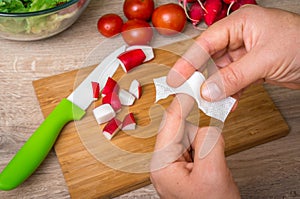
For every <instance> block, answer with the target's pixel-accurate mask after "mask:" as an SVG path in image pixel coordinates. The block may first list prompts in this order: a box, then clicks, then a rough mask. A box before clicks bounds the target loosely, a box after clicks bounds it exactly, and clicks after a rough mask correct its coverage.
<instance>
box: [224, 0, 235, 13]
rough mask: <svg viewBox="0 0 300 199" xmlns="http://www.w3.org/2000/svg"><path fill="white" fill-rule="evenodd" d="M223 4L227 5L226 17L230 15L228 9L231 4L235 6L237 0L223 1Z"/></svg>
mask: <svg viewBox="0 0 300 199" xmlns="http://www.w3.org/2000/svg"><path fill="white" fill-rule="evenodd" d="M223 2H224V3H226V4H227V5H229V7H228V9H227V15H229V14H230V9H231V7H232V6H233V4H235V3H236V2H237V0H223Z"/></svg>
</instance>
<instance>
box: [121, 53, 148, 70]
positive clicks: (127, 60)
mask: <svg viewBox="0 0 300 199" xmlns="http://www.w3.org/2000/svg"><path fill="white" fill-rule="evenodd" d="M145 59H146V55H145V53H144V52H143V51H142V50H141V49H134V50H129V51H125V52H124V53H122V54H120V55H119V56H118V60H119V62H120V64H121V66H122V68H123V70H124V71H125V72H126V73H128V72H129V71H131V70H132V69H134V68H135V67H137V66H139V65H141V64H142V63H144V61H145Z"/></svg>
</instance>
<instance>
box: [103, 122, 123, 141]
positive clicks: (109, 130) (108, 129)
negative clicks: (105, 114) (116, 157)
mask: <svg viewBox="0 0 300 199" xmlns="http://www.w3.org/2000/svg"><path fill="white" fill-rule="evenodd" d="M121 124H122V123H121V121H120V120H118V119H117V118H113V119H112V120H110V121H109V122H108V123H107V124H106V125H105V126H104V128H103V135H104V136H105V137H106V138H107V139H108V140H111V138H112V137H114V136H115V135H116V134H117V133H118V132H119V130H120V127H121Z"/></svg>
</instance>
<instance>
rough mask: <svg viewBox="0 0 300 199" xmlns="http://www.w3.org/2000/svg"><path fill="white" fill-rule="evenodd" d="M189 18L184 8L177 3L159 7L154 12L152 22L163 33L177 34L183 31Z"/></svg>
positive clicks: (168, 34)
mask: <svg viewBox="0 0 300 199" xmlns="http://www.w3.org/2000/svg"><path fill="white" fill-rule="evenodd" d="M186 21H187V18H186V15H185V13H184V10H183V8H182V7H181V6H180V5H178V4H175V3H168V4H164V5H161V6H159V7H157V8H156V9H155V10H154V12H153V14H152V24H153V26H154V27H156V28H157V31H158V32H159V33H160V34H162V35H167V36H171V35H175V34H177V33H179V32H182V31H183V29H184V27H185V24H186Z"/></svg>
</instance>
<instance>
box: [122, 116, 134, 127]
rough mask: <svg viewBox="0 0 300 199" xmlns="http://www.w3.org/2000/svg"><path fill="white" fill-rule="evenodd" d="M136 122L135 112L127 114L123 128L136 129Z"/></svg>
mask: <svg viewBox="0 0 300 199" xmlns="http://www.w3.org/2000/svg"><path fill="white" fill-rule="evenodd" d="M135 128H136V122H135V118H134V115H133V113H129V114H127V115H126V116H125V118H124V120H123V122H122V130H123V131H130V130H135Z"/></svg>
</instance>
